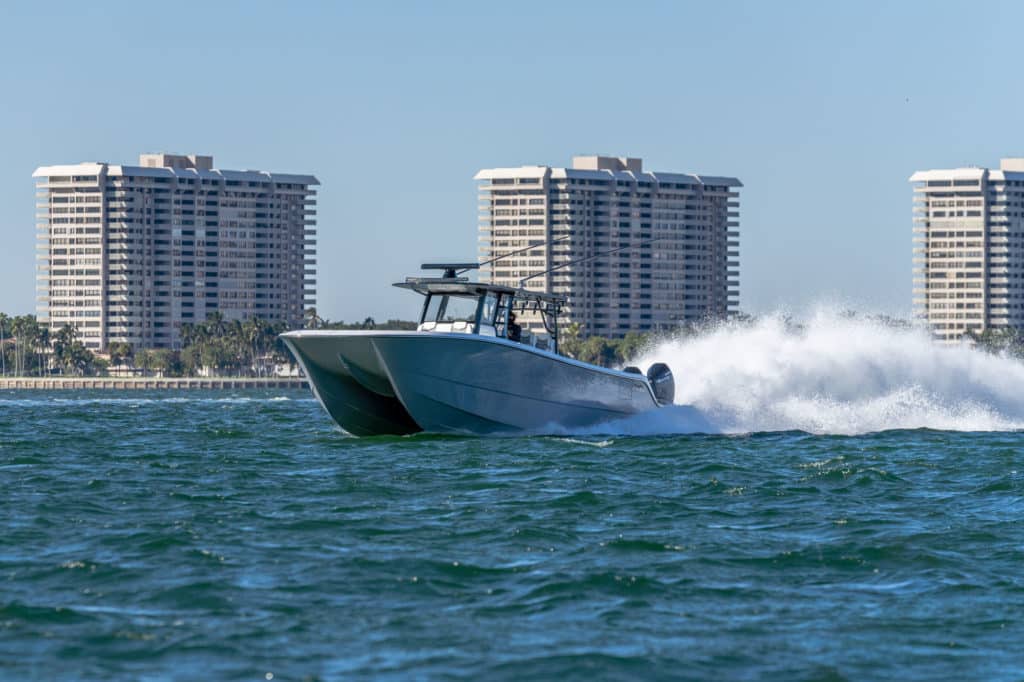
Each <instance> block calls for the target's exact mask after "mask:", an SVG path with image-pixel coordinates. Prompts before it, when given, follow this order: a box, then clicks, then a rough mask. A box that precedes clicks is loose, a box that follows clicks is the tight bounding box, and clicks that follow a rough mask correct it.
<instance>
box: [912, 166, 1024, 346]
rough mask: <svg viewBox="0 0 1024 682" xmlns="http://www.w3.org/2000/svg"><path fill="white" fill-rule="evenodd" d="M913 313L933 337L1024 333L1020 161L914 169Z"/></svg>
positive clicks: (954, 338) (1023, 195)
mask: <svg viewBox="0 0 1024 682" xmlns="http://www.w3.org/2000/svg"><path fill="white" fill-rule="evenodd" d="M910 182H911V183H913V185H914V288H913V292H914V297H913V300H914V308H915V314H916V315H917V316H918V317H920V318H922V319H924V320H927V322H928V324H929V325H930V327H931V329H932V332H933V334H934V335H935V337H936V338H937V339H939V340H941V341H945V342H949V343H955V342H958V341H960V340H961V339H962V338H963V337H964V335H965V334H966V333H968V332H971V333H975V334H977V333H981V332H983V331H985V330H986V329H1000V328H1006V327H1016V328H1024V159H1002V161H1001V162H1000V164H999V168H998V169H990V168H975V167H971V168H954V169H948V170H926V171H918V172H917V173H914V174H913V175H912V176H911V177H910Z"/></svg>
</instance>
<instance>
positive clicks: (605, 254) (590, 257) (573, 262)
mask: <svg viewBox="0 0 1024 682" xmlns="http://www.w3.org/2000/svg"><path fill="white" fill-rule="evenodd" d="M660 240H661V237H655V238H654V239H648V240H646V241H642V242H640V243H638V244H630V245H629V246H620V247H618V248H616V249H610V250H608V251H602V252H601V253H595V254H594V255H593V256H584V257H583V258H577V259H576V260H571V261H569V262H568V263H560V264H558V265H556V266H554V267H553V268H548V269H547V270H545V271H544V272H538V273H536V274H534V275H530V276H529V277H524V278H522V279H521V280H519V288H520V289H522V288H524V287H523V282H526V281H527V280H531V279H533V278H534V277H540V276H541V275H546V274H548V273H549V272H554V271H555V270H561V269H562V268H565V267H568V266H570V265H576V264H577V263H584V262H586V261H588V260H593V259H595V258H600V257H602V256H608V255H611V254H613V253H616V252H618V251H625V250H626V249H634V248H636V247H638V246H643V245H644V244H650V243H651V242H656V241H660Z"/></svg>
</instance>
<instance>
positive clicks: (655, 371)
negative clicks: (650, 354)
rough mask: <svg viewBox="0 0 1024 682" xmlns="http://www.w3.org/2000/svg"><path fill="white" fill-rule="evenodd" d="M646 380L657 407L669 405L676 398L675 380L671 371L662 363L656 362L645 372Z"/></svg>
mask: <svg viewBox="0 0 1024 682" xmlns="http://www.w3.org/2000/svg"><path fill="white" fill-rule="evenodd" d="M647 380H648V381H649V382H651V388H652V389H653V390H654V397H655V398H657V400H658V404H659V405H671V404H672V401H673V400H675V397H676V380H675V377H673V376H672V370H670V369H669V368H668V365H666V364H665V363H664V362H656V363H654V364H653V365H651V366H650V368H649V369H648V370H647Z"/></svg>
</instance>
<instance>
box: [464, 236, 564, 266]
mask: <svg viewBox="0 0 1024 682" xmlns="http://www.w3.org/2000/svg"><path fill="white" fill-rule="evenodd" d="M571 236H572V235H568V234H567V235H565V236H564V237H559V238H558V239H552V240H551V241H549V242H544V243H543V244H532V245H530V246H524V247H523V248H521V249H516V250H515V251H509V252H508V253H506V254H503V255H501V256H495V257H494V258H491V259H490V260H485V261H484V262H483V263H477V264H476V267H475V268H465V269H463V270H459V271H458V272H457V273H455V274H457V275H461V274H462V273H464V272H469V271H470V270H475V269H478V268H482V267H483V266H485V265H490V264H491V263H496V262H497V261H499V260H501V259H502V258H508V257H509V256H514V255H516V254H517V253H522V252H523V251H529V250H530V249H539V248H541V247H545V246H551V245H552V244H557V243H558V242H563V241H565V240H566V239H568V238H569V237H571Z"/></svg>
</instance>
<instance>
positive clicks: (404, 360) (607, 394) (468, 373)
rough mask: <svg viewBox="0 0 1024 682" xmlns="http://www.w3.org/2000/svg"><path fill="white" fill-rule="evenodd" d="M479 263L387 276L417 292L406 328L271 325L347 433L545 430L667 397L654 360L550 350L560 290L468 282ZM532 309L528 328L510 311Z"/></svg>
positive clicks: (590, 423) (611, 416)
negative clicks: (605, 362)
mask: <svg viewBox="0 0 1024 682" xmlns="http://www.w3.org/2000/svg"><path fill="white" fill-rule="evenodd" d="M480 265H482V264H478V263H440V264H430V263H428V264H424V265H423V266H422V267H423V269H424V270H430V271H437V270H440V271H441V274H440V276H436V275H435V276H426V277H408V278H406V279H405V281H403V282H399V283H397V284H395V285H394V286H397V287H400V288H403V289H407V290H410V291H412V292H415V293H417V294H420V295H421V296H423V305H422V308H421V311H420V316H419V322H418V324H417V327H416V329H414V330H409V331H378V330H351V331H350V330H327V329H302V330H295V331H290V332H286V333H285V334H282V339H283V340H284V342H285V344H286V345H287V346H288V348H289V349H290V350H291V352H292V354H293V355H294V356H295V359H296V360H297V361H298V363H299V365H300V366H301V368H302V370H303V372H304V373H305V375H306V377H307V378H308V380H309V384H310V387H311V389H312V391H313V393H314V395H315V396H316V398H317V400H319V402H320V404H321V405H323V407H324V409H325V410H326V411H327V413H328V414H329V415H330V416H331V418H333V419H334V421H335V422H336V423H337V424H338V426H340V427H341V428H342V429H343V430H345V431H346V432H348V433H350V434H352V435H354V436H379V435H407V434H413V433H418V432H421V431H424V432H428V433H446V434H478V435H492V434H493V435H501V434H551V433H565V432H566V431H571V430H574V429H580V428H584V427H594V426H598V425H600V424H603V423H608V422H611V421H615V420H619V419H623V418H625V417H629V416H630V415H634V414H637V413H639V412H644V411H646V410H654V409H658V408H659V407H661V406H663V405H668V404H671V403H672V400H673V397H674V395H673V394H674V391H675V383H674V379H673V377H672V373H671V371H670V370H669V368H668V367H667V366H666V365H664V364H663V363H656V364H654V365H652V366H651V368H650V369H649V370H648V372H647V374H643V373H641V372H640V370H639V369H638V368H635V367H628V368H626V369H624V370H616V369H608V368H605V367H599V366H597V365H592V364H589V363H586V362H581V361H579V360H575V359H573V358H570V357H567V356H565V355H563V354H562V353H560V352H559V346H558V336H559V327H558V319H559V316H560V314H561V312H562V309H563V307H564V306H565V305H566V299H565V298H564V297H561V296H558V295H555V294H551V293H548V292H543V291H537V290H534V289H528V288H526V287H525V282H520V285H519V287H510V286H504V285H497V284H490V283H484V282H475V281H470V280H469V278H468V277H466V276H464V273H465V272H467V271H469V270H472V269H475V268H478V267H479V266H480ZM526 312H529V313H533V314H534V315H535V316H539V318H540V320H541V321H542V323H543V327H544V331H540V330H539V328H538V331H537V332H535V333H530V332H528V331H526V330H522V329H521V328H519V325H517V324H516V323H515V321H514V320H515V319H516V315H517V314H518V315H520V316H521V315H523V313H526Z"/></svg>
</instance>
